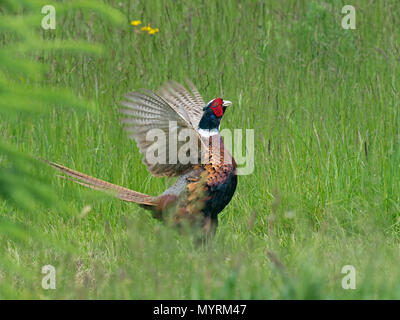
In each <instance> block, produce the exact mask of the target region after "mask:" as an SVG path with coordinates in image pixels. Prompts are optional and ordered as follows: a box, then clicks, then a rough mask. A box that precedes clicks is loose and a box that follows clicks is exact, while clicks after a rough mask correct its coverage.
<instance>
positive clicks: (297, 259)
mask: <svg viewBox="0 0 400 320" xmlns="http://www.w3.org/2000/svg"><path fill="white" fill-rule="evenodd" d="M107 3H108V4H110V5H111V6H113V7H115V8H118V9H119V10H120V11H121V12H122V13H123V14H124V15H125V16H126V27H121V26H118V27H117V26H114V27H111V26H109V25H107V24H105V23H104V21H103V20H102V19H101V18H93V19H90V20H89V21H87V20H83V18H82V17H81V15H79V14H78V13H77V12H76V11H71V12H66V13H65V16H64V17H63V18H62V17H57V29H56V30H54V31H43V37H44V39H77V40H78V39H79V40H82V41H88V42H89V43H92V42H96V43H100V44H103V45H104V46H105V48H106V49H105V50H104V52H103V53H102V54H101V55H100V56H95V57H93V56H88V55H80V56H76V55H72V54H70V53H66V52H50V53H45V54H38V56H39V58H40V59H43V61H44V63H45V64H46V65H47V66H48V68H49V71H48V73H47V74H46V79H47V82H48V83H49V84H51V85H53V86H56V87H58V88H60V89H65V88H67V89H70V90H72V92H73V93H74V94H75V95H76V96H77V97H80V98H83V99H87V100H88V101H92V104H93V107H92V109H91V110H89V111H80V112H79V111H75V110H72V109H67V108H57V106H55V107H54V108H53V109H52V110H51V112H49V113H46V114H43V115H41V116H40V117H35V116H33V115H24V114H20V115H18V116H17V117H14V116H8V115H2V116H1V117H2V118H1V119H0V132H1V135H2V137H3V139H4V140H5V141H8V142H11V143H13V145H14V146H16V148H17V150H19V151H22V152H24V153H26V154H31V155H34V156H40V157H43V158H46V159H49V160H52V161H55V162H58V163H61V164H64V165H66V166H68V167H71V168H74V169H76V170H79V171H81V172H85V173H87V174H90V175H93V176H96V177H98V178H101V179H104V180H107V181H110V182H113V183H116V184H120V185H123V186H126V187H128V188H132V189H134V190H138V191H140V192H144V193H149V194H154V195H155V194H159V193H161V192H162V191H163V190H164V189H165V188H166V187H167V186H169V185H170V184H171V183H172V182H173V181H172V180H166V179H160V178H154V177H152V176H150V174H149V173H148V172H147V171H146V169H145V167H144V165H143V164H142V162H141V157H140V154H139V152H138V150H137V148H136V145H135V142H134V141H131V140H129V139H128V138H127V137H126V135H125V133H124V132H123V131H122V129H121V126H120V125H119V123H118V118H119V115H118V108H119V101H120V100H121V99H122V96H123V94H124V93H126V92H128V91H130V90H134V89H139V88H147V89H157V88H158V87H159V86H160V85H161V84H163V83H164V82H165V81H166V80H168V79H174V80H177V81H183V80H184V79H186V78H190V79H191V80H192V81H193V82H194V83H195V85H196V86H197V87H198V89H199V91H200V92H201V93H202V95H203V97H204V100H206V101H208V100H210V99H212V98H213V97H216V96H219V95H221V94H223V96H224V97H225V98H226V99H229V100H231V101H233V103H234V105H233V106H232V107H231V108H230V110H229V112H228V113H227V114H226V115H225V117H224V120H223V123H222V127H223V128H230V129H235V128H238V129H254V133H255V154H254V161H255V170H254V172H253V173H252V174H251V175H248V176H240V177H239V184H238V188H237V191H236V194H235V196H234V198H233V200H232V202H231V203H230V204H229V206H228V207H227V208H226V209H225V210H224V211H223V212H222V213H221V214H220V224H219V229H218V232H217V235H216V237H215V240H214V242H213V244H212V245H211V246H210V247H208V248H195V247H194V246H193V244H192V242H191V241H190V239H188V237H187V236H184V235H180V234H179V233H177V232H176V231H175V230H172V229H170V228H168V227H166V226H164V225H162V224H160V223H158V222H156V221H154V220H153V219H152V218H151V216H150V214H149V213H147V212H146V211H144V210H143V209H141V208H139V207H138V206H136V205H132V204H127V203H123V202H120V201H118V200H116V199H112V198H110V197H106V196H103V195H101V194H98V193H96V192H92V191H87V190H84V189H83V188H81V187H79V186H76V185H71V183H69V182H65V181H63V180H59V179H58V178H57V177H55V174H54V172H53V171H51V170H50V169H47V168H45V167H40V168H39V170H40V171H39V173H40V175H41V176H43V178H44V179H49V180H50V181H51V187H52V188H53V189H54V190H55V192H56V193H57V194H58V195H59V201H60V203H61V202H62V203H66V204H67V205H68V208H67V209H65V208H59V207H58V206H57V205H53V206H50V207H48V206H44V205H40V204H38V205H37V208H36V210H35V211H34V212H27V211H26V210H24V209H21V208H20V207H18V206H17V205H15V204H13V203H12V202H10V201H0V217H1V218H2V219H4V220H5V221H9V222H11V223H15V224H23V226H24V228H25V230H26V235H27V238H26V239H25V240H24V241H20V240H14V239H13V238H12V237H11V236H8V235H4V234H3V235H2V236H1V242H2V249H1V255H0V259H1V261H4V266H8V268H6V267H4V266H3V270H2V272H1V273H0V279H1V282H2V286H1V287H0V297H1V298H6V299H10V298H25V299H30V298H34V299H47V298H57V299H61V298H66V299H78V298H90V299H92V298H93V299H97V298H102V299H103V298H111V299H117V298H122V299H331V298H332V299H350V298H355V299H383V298H396V299H398V298H400V281H399V279H400V270H399V268H398V261H399V259H400V250H399V244H400V243H399V241H400V233H399V232H400V228H399V227H400V144H399V142H400V123H399V121H400V117H399V87H400V80H399V79H400V69H399V45H400V43H399V34H400V30H399V28H400V27H399V26H400V24H399V17H400V6H399V4H398V3H397V1H396V0H387V1H356V0H355V1H353V3H352V4H353V5H354V6H355V7H356V19H357V20H356V21H357V22H356V23H357V29H356V30H344V29H342V28H341V19H342V17H343V15H342V14H341V8H342V7H343V5H345V4H348V3H345V2H343V1H294V0H293V1H292V0H288V1H278V0H276V1H266V2H263V1H250V0H248V1H241V2H240V3H239V2H236V1H207V2H205V1H193V2H190V3H189V2H185V3H184V2H176V1H163V2H161V1H121V2H120V1H108V2H107ZM120 3H121V4H120ZM137 19H140V20H142V21H143V23H144V24H147V23H151V25H152V26H154V27H158V28H159V29H160V32H159V33H156V34H155V35H154V36H150V35H148V34H146V33H144V32H135V31H134V28H133V27H132V26H130V25H129V22H130V21H131V20H137ZM136 29H138V28H136ZM3 45H4V43H3ZM0 164H1V163H0ZM87 206H89V207H87ZM85 207H86V208H89V209H90V210H89V212H86V213H85V212H83V214H81V212H82V210H83V209H84V208H85ZM85 211H87V210H85ZM34 235H39V236H34ZM38 239H40V240H38ZM45 264H51V265H53V266H54V267H55V268H56V270H57V289H56V290H44V289H42V288H41V286H40V283H41V279H42V277H43V275H42V274H41V268H42V266H43V265H45ZM345 265H353V266H354V267H355V269H356V272H357V273H356V280H357V286H356V289H355V290H344V289H343V288H342V286H341V281H342V278H343V277H344V274H342V273H341V270H342V267H343V266H345Z"/></svg>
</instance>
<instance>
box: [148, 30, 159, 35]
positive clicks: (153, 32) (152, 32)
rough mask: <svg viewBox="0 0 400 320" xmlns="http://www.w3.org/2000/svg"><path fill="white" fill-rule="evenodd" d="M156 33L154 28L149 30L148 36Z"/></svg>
mask: <svg viewBox="0 0 400 320" xmlns="http://www.w3.org/2000/svg"><path fill="white" fill-rule="evenodd" d="M158 31H159V30H158V28H155V29H153V28H150V30H149V34H150V35H153V34H155V33H157V32H158Z"/></svg>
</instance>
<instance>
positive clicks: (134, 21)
mask: <svg viewBox="0 0 400 320" xmlns="http://www.w3.org/2000/svg"><path fill="white" fill-rule="evenodd" d="M141 23H142V21H140V20H133V21H131V25H132V26H134V27H136V26H138V25H139V24H141Z"/></svg>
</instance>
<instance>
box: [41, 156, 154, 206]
mask: <svg viewBox="0 0 400 320" xmlns="http://www.w3.org/2000/svg"><path fill="white" fill-rule="evenodd" d="M44 161H45V162H46V163H48V164H49V165H51V166H52V167H54V168H56V169H57V170H59V171H61V172H62V173H64V174H66V175H67V176H68V177H65V176H61V177H62V178H66V179H68V180H71V181H73V182H75V183H77V184H80V185H82V186H85V187H87V188H90V189H95V190H99V191H105V192H111V193H113V194H114V195H115V196H116V197H117V198H119V199H121V200H124V201H128V202H135V203H138V204H144V205H150V206H155V205H156V201H155V200H156V197H153V196H149V195H147V194H144V193H140V192H137V191H133V190H130V189H127V188H124V187H121V186H117V185H115V184H112V183H110V182H107V181H104V180H100V179H97V178H94V177H91V176H88V175H86V174H84V173H81V172H78V171H75V170H72V169H70V168H67V167H64V166H62V165H60V164H57V163H54V162H51V161H47V160H44Z"/></svg>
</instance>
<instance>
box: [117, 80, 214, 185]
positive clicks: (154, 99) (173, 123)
mask: <svg viewBox="0 0 400 320" xmlns="http://www.w3.org/2000/svg"><path fill="white" fill-rule="evenodd" d="M189 86H190V87H191V90H192V93H191V92H189V91H187V90H186V89H185V88H184V87H183V86H182V85H180V84H178V83H176V82H170V83H167V84H166V85H165V86H164V87H162V88H160V89H159V91H158V92H157V93H154V92H151V91H148V90H143V91H142V92H130V93H128V94H127V95H126V96H125V98H126V100H125V101H122V102H121V104H122V105H123V106H124V107H125V108H122V109H121V113H123V114H125V115H126V116H127V117H126V118H124V119H122V123H124V124H125V129H126V130H127V131H128V132H129V137H130V138H133V139H135V140H136V142H137V144H138V147H139V151H140V152H141V153H142V154H143V163H144V164H145V165H146V167H147V169H148V170H149V171H150V172H151V173H152V174H153V175H155V176H169V177H171V176H179V175H182V174H184V173H186V172H188V171H189V170H191V169H192V168H193V166H194V165H195V164H198V163H201V159H202V157H203V156H204V155H203V154H202V152H201V151H202V150H206V149H207V148H205V145H204V142H203V141H202V139H201V136H200V135H199V134H198V132H197V127H198V123H199V122H200V119H201V116H202V110H203V106H204V102H203V99H202V98H201V96H200V94H199V92H198V91H197V90H196V88H195V87H194V86H193V85H192V84H191V83H189ZM179 137H181V138H182V137H186V138H187V139H186V140H183V139H182V141H181V139H180V138H179ZM180 150H181V151H185V150H186V151H187V153H186V157H180V156H179V154H178V151H180ZM194 150H197V152H194ZM182 158H185V161H180V160H181V159H182Z"/></svg>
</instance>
